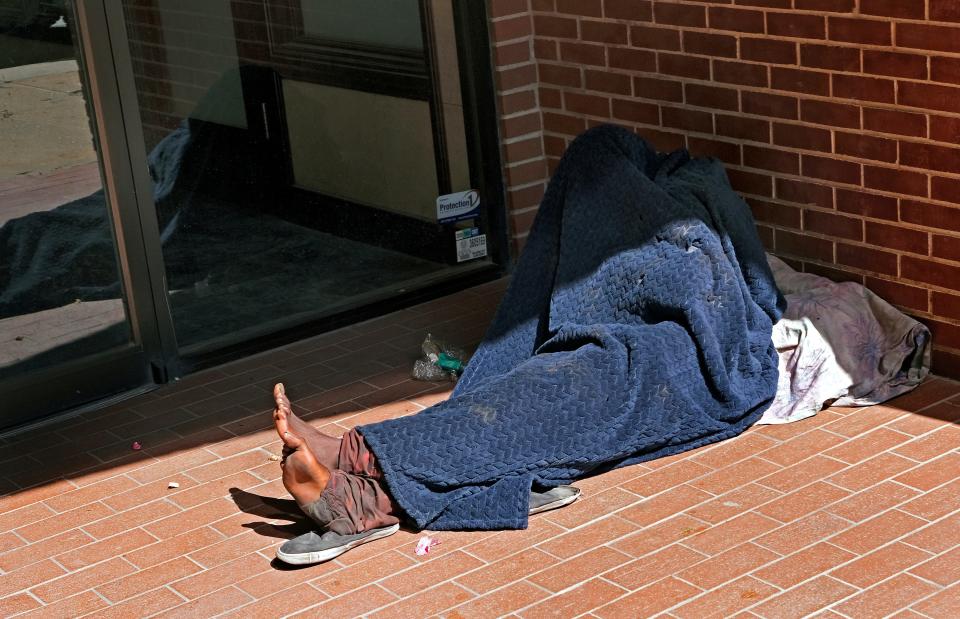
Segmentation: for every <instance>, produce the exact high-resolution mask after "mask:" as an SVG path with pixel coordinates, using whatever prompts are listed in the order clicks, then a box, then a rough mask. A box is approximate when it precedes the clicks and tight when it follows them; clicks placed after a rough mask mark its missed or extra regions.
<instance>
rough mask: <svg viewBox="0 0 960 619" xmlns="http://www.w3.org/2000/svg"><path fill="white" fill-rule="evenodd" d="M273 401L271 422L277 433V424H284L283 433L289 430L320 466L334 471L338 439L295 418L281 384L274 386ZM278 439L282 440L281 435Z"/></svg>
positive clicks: (338, 444) (337, 452)
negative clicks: (308, 449) (304, 443)
mask: <svg viewBox="0 0 960 619" xmlns="http://www.w3.org/2000/svg"><path fill="white" fill-rule="evenodd" d="M273 399H274V401H275V402H276V405H277V406H276V408H275V409H274V411H273V421H274V422H275V423H276V424H278V425H277V431H278V432H279V424H280V423H284V424H285V428H284V431H287V430H289V431H290V432H291V433H293V434H294V435H295V436H299V437H300V438H301V439H303V440H304V442H306V444H307V446H308V447H309V448H310V451H312V452H313V455H314V457H315V458H316V459H317V461H318V462H320V464H322V465H323V466H325V467H326V468H327V469H328V470H330V471H333V470H335V469H336V468H337V466H338V463H339V459H340V439H338V438H337V437H335V436H329V435H327V434H324V433H323V432H321V431H320V430H317V429H316V428H314V427H313V426H311V425H310V424H309V423H307V422H306V421H304V420H302V419H300V418H299V417H297V416H296V415H295V414H294V413H293V405H292V404H291V403H290V400H289V399H288V398H287V394H286V391H285V389H284V387H283V383H277V384H276V385H275V386H274V388H273ZM280 438H281V439H282V438H283V435H281V436H280ZM284 442H286V441H284Z"/></svg>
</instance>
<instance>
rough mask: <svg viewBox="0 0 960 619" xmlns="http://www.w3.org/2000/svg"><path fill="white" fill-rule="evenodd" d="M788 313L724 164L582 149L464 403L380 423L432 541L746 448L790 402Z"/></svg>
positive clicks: (598, 131)
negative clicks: (718, 445) (533, 504)
mask: <svg viewBox="0 0 960 619" xmlns="http://www.w3.org/2000/svg"><path fill="white" fill-rule="evenodd" d="M783 306H784V302H783V298H782V296H781V295H780V293H779V291H778V290H777V287H776V285H775V283H774V280H773V276H772V274H771V272H770V269H769V267H768V265H767V261H766V258H765V256H764V252H763V248H762V247H761V244H760V240H759V238H758V237H757V234H756V231H755V229H754V222H753V218H752V217H751V214H750V211H749V209H748V207H747V205H746V204H745V203H744V202H743V201H742V200H741V199H740V198H739V197H738V196H737V195H736V194H735V193H734V192H733V190H732V189H731V188H730V185H729V183H728V181H727V178H726V174H725V173H724V170H723V167H722V165H721V164H720V163H719V162H718V161H715V160H704V159H691V158H690V157H689V155H687V153H686V152H684V151H679V152H676V153H673V154H670V155H662V154H657V153H656V152H655V151H654V150H653V149H652V148H651V147H650V146H649V145H648V144H647V143H646V142H644V141H643V140H642V139H640V138H639V137H637V136H635V135H634V134H632V133H629V132H627V131H626V130H624V129H620V128H617V127H612V126H603V127H598V128H595V129H592V130H590V131H588V132H587V133H585V134H584V135H582V136H581V137H579V138H577V140H575V141H574V142H573V143H572V144H571V145H570V148H569V149H568V151H567V154H566V155H565V156H564V158H563V160H562V161H561V163H560V166H559V168H558V170H557V172H556V174H555V175H554V177H553V179H552V181H551V183H550V186H549V188H548V190H547V194H546V196H545V197H544V200H543V203H542V204H541V206H540V210H539V213H538V215H537V219H536V221H535V223H534V226H533V229H532V232H531V233H530V237H529V240H528V242H527V245H526V248H525V250H524V253H523V255H522V257H521V259H520V261H519V264H518V266H517V269H516V272H515V274H514V276H513V280H512V282H511V285H510V288H509V290H508V291H507V293H506V296H505V297H504V299H503V301H502V303H501V305H500V308H499V309H498V311H497V315H496V317H495V318H494V321H493V323H492V325H491V327H490V329H489V331H488V333H487V335H486V337H485V339H484V342H483V343H482V344H481V345H480V348H479V350H478V351H477V353H476V354H475V355H474V357H473V359H472V360H471V362H470V364H469V366H468V367H467V369H466V371H465V373H464V376H463V377H462V379H461V380H460V382H459V384H458V385H457V388H456V389H455V391H454V393H453V395H452V396H451V398H450V399H449V400H447V401H446V402H443V403H440V404H437V405H436V406H433V407H431V408H429V409H427V410H424V411H422V412H420V413H418V414H417V415H414V416H410V417H402V418H399V419H393V420H389V421H384V422H382V423H377V424H372V425H367V426H362V427H361V428H360V432H361V433H362V434H363V436H364V437H365V438H366V440H367V442H368V444H369V445H370V447H371V448H372V449H373V451H374V452H375V454H376V456H377V458H378V462H379V463H380V465H381V467H382V468H383V472H384V477H385V480H386V482H387V484H388V486H389V489H390V492H391V494H392V496H393V498H394V499H395V500H396V501H397V502H398V503H399V505H400V506H401V507H402V508H403V509H404V510H405V511H406V513H407V515H408V516H409V517H410V518H411V519H412V520H413V521H414V522H415V524H416V525H417V526H419V527H421V528H430V529H434V530H441V529H499V528H507V529H517V528H525V527H526V525H527V508H528V498H529V494H530V490H531V486H553V485H558V484H562V483H566V482H570V481H572V480H575V479H577V478H580V477H584V476H586V475H589V474H595V473H600V472H604V471H608V470H610V469H613V468H616V467H620V466H624V465H628V464H633V463H637V462H641V461H645V460H651V459H654V458H659V457H662V456H666V455H670V454H675V453H678V452H682V451H685V450H688V449H692V448H694V447H698V446H700V445H705V444H707V443H712V442H715V441H719V440H722V439H725V438H729V437H732V436H735V435H737V434H739V433H741V432H743V431H744V430H745V429H746V428H747V427H749V426H750V425H751V424H752V423H754V422H755V421H756V420H757V419H758V418H759V417H760V415H761V413H762V412H763V411H764V409H765V408H766V407H767V406H768V405H769V404H770V402H771V400H772V398H773V397H774V394H775V392H776V388H777V353H776V350H775V349H774V347H773V344H772V342H771V338H770V334H771V327H772V324H773V322H775V321H776V320H777V319H779V317H780V315H781V312H782V310H783Z"/></svg>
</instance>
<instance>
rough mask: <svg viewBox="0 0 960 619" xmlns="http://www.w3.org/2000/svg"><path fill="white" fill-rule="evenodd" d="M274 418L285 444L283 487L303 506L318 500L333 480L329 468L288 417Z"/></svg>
mask: <svg viewBox="0 0 960 619" xmlns="http://www.w3.org/2000/svg"><path fill="white" fill-rule="evenodd" d="M273 419H274V423H275V425H276V428H277V434H279V435H280V440H282V441H283V456H282V457H281V459H280V469H281V470H282V472H283V473H282V475H281V479H282V480H283V487H284V488H286V489H287V492H289V493H290V495H291V496H293V498H294V499H296V501H297V504H298V505H300V506H301V507H303V506H304V505H308V504H310V503H313V502H315V501H317V500H318V499H319V498H320V495H322V494H323V491H324V490H325V489H326V487H327V484H328V483H329V481H330V475H331V472H330V469H329V468H327V467H326V466H325V465H324V464H322V463H321V462H320V461H319V460H318V459H317V456H316V454H314V452H313V450H312V449H310V446H309V445H308V444H307V441H306V440H304V438H303V437H302V436H300V435H299V434H296V433H294V432H293V431H291V428H290V424H289V423H288V418H287V417H286V416H284V415H282V414H279V415H278V414H276V413H274V417H273Z"/></svg>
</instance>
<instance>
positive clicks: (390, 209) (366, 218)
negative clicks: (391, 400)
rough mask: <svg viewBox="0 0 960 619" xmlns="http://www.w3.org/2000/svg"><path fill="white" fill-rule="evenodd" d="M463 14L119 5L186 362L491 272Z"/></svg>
mask: <svg viewBox="0 0 960 619" xmlns="http://www.w3.org/2000/svg"><path fill="white" fill-rule="evenodd" d="M458 4H460V3H459V2H454V0H389V1H385V0H267V1H263V2H238V1H235V0H204V2H187V1H185V0H122V1H121V2H120V3H118V5H113V4H112V3H111V4H110V5H109V6H112V7H114V8H111V9H110V11H109V17H108V19H109V22H110V35H111V36H110V38H111V41H113V44H114V47H115V49H117V50H119V51H118V52H116V54H117V55H116V59H117V67H118V79H119V84H120V91H121V99H122V100H123V104H124V105H123V107H124V108H125V110H124V114H125V120H126V121H127V127H128V129H129V132H130V133H131V135H130V136H129V139H130V144H131V152H132V157H133V161H134V172H135V174H136V175H138V176H137V178H138V183H139V184H138V189H139V191H138V196H139V199H140V208H141V211H142V212H143V213H144V218H145V219H146V220H149V221H146V222H145V224H144V226H145V230H148V234H147V237H148V238H147V241H146V245H147V247H148V249H151V244H152V243H153V241H150V240H149V238H150V237H151V235H155V239H156V241H155V243H156V246H157V247H156V249H157V252H158V255H159V256H162V258H160V264H158V265H157V267H156V270H160V271H161V272H162V274H163V278H162V280H161V281H162V285H161V286H160V289H159V290H156V291H155V292H156V293H157V295H158V296H159V297H162V299H163V304H165V307H166V308H167V309H168V311H169V315H170V316H171V317H172V331H173V332H174V333H175V338H176V352H177V354H178V355H180V356H181V357H184V356H186V357H189V356H191V355H203V354H207V353H209V352H210V351H214V350H220V349H223V348H225V347H229V346H233V345H237V344H239V343H242V342H245V341H249V340H250V339H252V338H255V337H259V336H262V335H265V334H269V333H274V332H276V331H278V330H283V329H289V328H291V327H293V326H296V325H302V324H305V323H312V322H316V321H318V320H322V319H324V318H325V317H332V316H343V315H344V314H345V313H348V312H351V311H354V310H356V309H357V308H362V307H369V306H370V305H371V304H376V303H378V302H381V301H383V300H386V299H391V298H396V297H397V296H398V295H403V294H409V293H410V292H411V291H415V290H420V289H424V288H428V287H430V286H434V285H436V284H438V283H439V282H447V281H450V280H456V279H457V278H463V277H465V276H467V275H469V274H471V273H477V272H478V271H484V270H486V271H495V270H496V269H497V267H496V265H495V261H494V260H492V259H491V258H492V257H494V256H491V254H493V253H495V250H496V249H497V248H499V247H500V245H503V246H505V243H501V239H502V238H503V237H504V235H505V232H504V224H503V218H502V217H501V216H500V215H498V214H497V212H498V209H502V198H501V197H500V196H499V194H498V193H497V192H494V191H491V192H489V193H487V194H486V195H485V192H484V188H483V187H484V186H483V185H482V183H481V182H480V181H481V180H482V179H483V178H484V177H483V174H485V172H482V171H481V170H482V168H483V166H482V165H481V162H480V161H479V158H478V152H479V150H478V147H477V145H476V144H475V143H474V141H472V140H473V138H472V137H471V136H472V135H473V133H474V129H475V123H474V119H475V118H476V114H475V113H473V112H472V111H471V110H470V104H471V103H472V98H470V97H464V96H463V92H464V84H463V83H462V75H463V72H462V67H463V66H464V64H465V60H464V58H463V57H462V51H463V43H462V41H460V40H459V39H458V35H457V28H456V22H457V15H456V14H455V13H456V6H455V5H458ZM109 6H108V8H109ZM461 20H462V17H461ZM480 23H483V22H480ZM487 79H489V77H487ZM491 84H492V82H491ZM465 101H466V104H465ZM471 123H473V124H471ZM471 127H472V129H471ZM493 167H494V168H495V169H496V170H497V172H498V171H499V169H498V167H496V166H493ZM489 168H490V165H489V162H488V165H487V169H488V170H489ZM151 230H152V232H150V231H151ZM494 241H496V243H494ZM158 307H159V305H158Z"/></svg>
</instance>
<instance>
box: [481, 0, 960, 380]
mask: <svg viewBox="0 0 960 619" xmlns="http://www.w3.org/2000/svg"><path fill="white" fill-rule="evenodd" d="M490 12H491V20H492V21H491V25H492V37H493V41H494V43H493V45H494V57H495V60H496V62H497V64H498V65H499V70H498V76H497V78H498V79H497V87H498V89H499V94H500V102H501V108H502V123H501V131H502V136H503V144H504V146H503V154H504V162H505V176H506V179H507V183H508V187H509V189H508V200H509V205H510V209H511V212H512V218H511V221H512V224H513V226H514V227H513V235H514V240H515V242H516V246H517V247H518V248H519V247H520V246H522V243H523V238H524V237H525V235H526V232H527V230H528V229H529V225H530V222H531V221H532V218H533V215H534V214H535V212H536V204H537V203H538V201H539V198H540V196H541V195H542V191H543V187H544V182H545V178H546V173H545V169H546V170H549V169H551V168H552V166H553V165H555V164H556V162H557V161H558V159H559V157H560V156H561V154H562V153H563V151H564V148H565V147H566V145H567V144H568V143H569V141H570V140H571V138H572V137H574V136H575V135H577V134H578V133H580V132H581V131H583V130H584V129H586V128H587V127H589V126H592V125H594V124H596V123H600V122H615V123H618V124H622V125H626V126H628V127H632V128H634V129H635V130H636V131H637V132H638V133H640V134H641V135H643V136H645V137H646V138H648V139H650V140H651V141H652V142H653V143H654V144H655V145H656V146H657V147H658V148H660V149H673V148H676V147H681V146H685V147H687V148H688V149H690V150H691V151H692V152H693V153H694V154H695V155H712V156H715V157H718V158H720V159H722V160H723V161H724V162H725V163H726V164H727V167H728V171H729V172H728V173H729V176H730V180H731V182H732V183H733V186H734V187H735V189H737V190H738V191H739V192H740V193H742V194H743V195H744V196H745V197H746V199H747V201H748V202H749V203H750V204H751V206H752V207H753V211H754V214H755V216H756V218H757V221H758V224H759V230H760V234H761V237H762V238H763V241H764V243H765V244H766V245H767V247H768V248H770V249H771V250H772V251H773V252H775V253H776V254H778V255H781V256H783V257H785V258H788V259H790V260H791V262H792V263H793V264H794V265H795V266H797V267H800V268H802V269H804V270H806V271H810V272H815V273H820V274H823V275H827V276H829V277H832V278H834V279H842V280H854V281H858V282H860V283H863V284H866V285H867V286H868V287H870V288H871V289H873V290H874V291H876V292H878V293H879V294H880V295H881V296H883V297H884V298H886V299H887V300H889V301H891V302H892V303H894V304H896V305H898V306H899V307H901V308H902V309H904V310H905V311H907V312H909V313H911V314H913V315H915V316H917V317H919V318H921V319H923V320H924V322H926V323H927V324H928V325H929V326H930V327H931V328H932V329H933V331H934V339H935V344H936V353H935V366H936V370H937V371H938V372H940V373H942V374H947V375H952V376H960V148H958V147H957V143H958V140H960V87H958V86H960V1H958V0H670V1H667V0H663V1H659V0H490Z"/></svg>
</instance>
